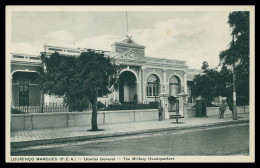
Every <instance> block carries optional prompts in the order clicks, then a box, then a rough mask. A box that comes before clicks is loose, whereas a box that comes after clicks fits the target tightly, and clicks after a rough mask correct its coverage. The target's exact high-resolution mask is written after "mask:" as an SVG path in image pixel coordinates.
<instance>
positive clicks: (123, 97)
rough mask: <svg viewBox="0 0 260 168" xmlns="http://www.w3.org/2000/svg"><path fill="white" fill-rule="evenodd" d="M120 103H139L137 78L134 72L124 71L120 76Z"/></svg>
mask: <svg viewBox="0 0 260 168" xmlns="http://www.w3.org/2000/svg"><path fill="white" fill-rule="evenodd" d="M119 101H120V103H124V102H136V101H137V86H136V77H135V75H134V73H133V72H130V71H124V72H122V73H121V74H120V76H119Z"/></svg>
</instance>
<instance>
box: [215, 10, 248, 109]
mask: <svg viewBox="0 0 260 168" xmlns="http://www.w3.org/2000/svg"><path fill="white" fill-rule="evenodd" d="M228 24H229V25H230V27H231V28H232V32H231V35H232V41H231V42H230V45H229V48H228V49H227V50H224V51H221V52H220V54H219V58H220V61H221V63H222V64H223V65H227V66H232V67H233V90H234V92H235V93H236V91H237V97H238V98H239V97H240V98H242V99H243V101H242V103H245V101H249V12H247V11H243V12H242V11H239V12H231V13H230V14H229V16H228ZM242 99H240V100H242ZM238 100H239V99H238ZM233 105H234V106H235V105H236V102H235V100H234V103H233ZM232 109H234V108H232Z"/></svg>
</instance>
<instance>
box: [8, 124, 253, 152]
mask: <svg viewBox="0 0 260 168" xmlns="http://www.w3.org/2000/svg"><path fill="white" fill-rule="evenodd" d="M248 122H249V120H236V121H223V122H217V123H209V124H201V125H190V126H178V127H168V128H155V129H148V130H139V131H130V132H118V133H107V134H99V135H84V136H76V137H64V138H55V139H41V140H33V141H23V142H11V148H12V149H15V148H19V147H28V146H36V145H46V144H52V143H61V142H71V141H81V140H90V139H99V138H107V137H119V136H128V135H136V134H143V133H151V132H160V131H170V130H180V129H190V128H203V127H209V126H217V125H228V124H237V123H248ZM14 151H15V150H14Z"/></svg>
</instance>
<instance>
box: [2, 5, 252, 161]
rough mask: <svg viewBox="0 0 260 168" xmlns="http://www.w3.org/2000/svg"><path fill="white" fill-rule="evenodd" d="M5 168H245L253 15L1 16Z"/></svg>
mask: <svg viewBox="0 0 260 168" xmlns="http://www.w3.org/2000/svg"><path fill="white" fill-rule="evenodd" d="M5 10H6V23H5V24H6V33H5V35H6V55H5V58H6V62H5V63H6V105H5V106H6V111H5V114H6V118H5V121H6V128H5V129H6V135H5V139H6V147H5V150H6V152H5V154H6V162H11V163H17V162H18V163H24V162H26V163H30V162H33V163H43V162H45V163H52V162H53V163H59V162H60V163H65V162H68V163H90V162H97V163H100V162H101V163H102V162H138V163H140V162H141V163H142V162H144V163H148V162H158V163H163V162H170V163H171V162H173V163H174V162H191V163H192V162H255V104H254V103H255V84H254V81H255V67H254V66H255V64H254V62H255V60H254V59H255V7H254V6H6V8H5Z"/></svg>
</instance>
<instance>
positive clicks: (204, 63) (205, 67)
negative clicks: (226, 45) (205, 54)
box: [201, 61, 209, 71]
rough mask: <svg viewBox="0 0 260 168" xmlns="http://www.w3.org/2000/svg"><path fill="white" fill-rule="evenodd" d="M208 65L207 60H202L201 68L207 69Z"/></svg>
mask: <svg viewBox="0 0 260 168" xmlns="http://www.w3.org/2000/svg"><path fill="white" fill-rule="evenodd" d="M208 67H209V64H208V62H207V61H203V63H202V67H201V69H202V70H204V71H206V70H207V69H208Z"/></svg>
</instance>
